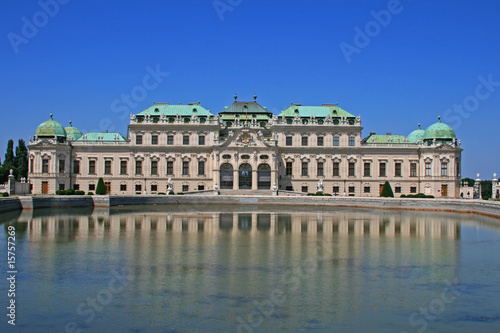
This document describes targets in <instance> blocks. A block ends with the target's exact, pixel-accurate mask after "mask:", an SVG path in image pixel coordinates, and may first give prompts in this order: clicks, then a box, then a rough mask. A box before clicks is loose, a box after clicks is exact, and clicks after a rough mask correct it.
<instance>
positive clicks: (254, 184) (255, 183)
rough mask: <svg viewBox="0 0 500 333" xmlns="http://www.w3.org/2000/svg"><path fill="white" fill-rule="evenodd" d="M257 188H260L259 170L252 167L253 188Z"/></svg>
mask: <svg viewBox="0 0 500 333" xmlns="http://www.w3.org/2000/svg"><path fill="white" fill-rule="evenodd" d="M257 188H258V183H257V170H255V169H252V190H256V189H257Z"/></svg>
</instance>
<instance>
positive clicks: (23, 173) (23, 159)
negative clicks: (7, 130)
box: [14, 139, 28, 180]
mask: <svg viewBox="0 0 500 333" xmlns="http://www.w3.org/2000/svg"><path fill="white" fill-rule="evenodd" d="M14 166H15V167H16V170H17V180H21V178H22V177H25V178H27V177H28V149H27V148H26V143H25V142H24V140H23V139H21V140H19V142H18V143H17V147H16V156H15V157H14Z"/></svg>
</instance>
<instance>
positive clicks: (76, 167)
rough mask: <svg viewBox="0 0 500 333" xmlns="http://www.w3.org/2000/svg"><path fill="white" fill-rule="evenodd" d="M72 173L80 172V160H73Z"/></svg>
mask: <svg viewBox="0 0 500 333" xmlns="http://www.w3.org/2000/svg"><path fill="white" fill-rule="evenodd" d="M73 173H75V174H78V173H80V161H79V160H74V161H73Z"/></svg>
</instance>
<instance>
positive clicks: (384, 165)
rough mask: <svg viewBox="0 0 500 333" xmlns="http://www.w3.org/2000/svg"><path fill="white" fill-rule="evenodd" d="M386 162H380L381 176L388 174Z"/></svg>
mask: <svg viewBox="0 0 500 333" xmlns="http://www.w3.org/2000/svg"><path fill="white" fill-rule="evenodd" d="M386 165H387V164H386V163H385V162H380V165H379V176H380V177H385V176H387V173H386Z"/></svg>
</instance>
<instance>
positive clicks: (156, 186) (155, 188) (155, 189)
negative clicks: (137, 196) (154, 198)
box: [151, 184, 158, 192]
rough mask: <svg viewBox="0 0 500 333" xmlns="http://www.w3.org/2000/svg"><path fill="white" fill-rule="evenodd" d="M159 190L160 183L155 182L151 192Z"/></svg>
mask: <svg viewBox="0 0 500 333" xmlns="http://www.w3.org/2000/svg"><path fill="white" fill-rule="evenodd" d="M157 191H158V185H156V184H153V185H151V192H157Z"/></svg>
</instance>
